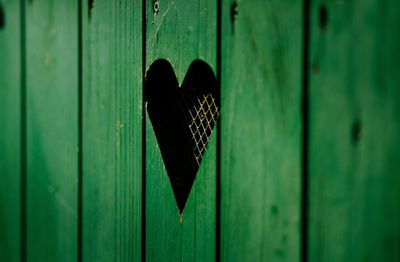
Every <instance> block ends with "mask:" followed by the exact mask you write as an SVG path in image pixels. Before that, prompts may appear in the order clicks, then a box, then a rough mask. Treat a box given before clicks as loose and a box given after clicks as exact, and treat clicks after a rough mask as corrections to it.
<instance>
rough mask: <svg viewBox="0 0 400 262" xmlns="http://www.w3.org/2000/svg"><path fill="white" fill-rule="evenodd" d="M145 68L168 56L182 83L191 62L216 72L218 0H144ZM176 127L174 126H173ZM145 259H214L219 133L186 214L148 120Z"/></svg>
mask: <svg viewBox="0 0 400 262" xmlns="http://www.w3.org/2000/svg"><path fill="white" fill-rule="evenodd" d="M146 2H147V5H146V25H147V28H146V68H147V69H148V68H149V66H150V65H151V64H152V63H153V62H154V61H155V60H157V59H159V58H163V59H167V60H168V61H169V62H170V63H171V65H172V67H173V68H174V71H175V74H176V77H177V79H178V81H179V83H180V84H181V83H182V81H183V79H184V76H185V75H186V72H187V70H188V68H189V65H190V64H191V62H193V61H194V60H195V59H201V60H203V61H205V62H206V63H208V64H209V65H210V66H211V68H212V69H213V70H214V72H215V71H216V63H217V57H216V51H217V46H216V44H217V1H215V0H206V1H200V0H197V1H190V2H188V1H184V0H177V1H152V0H149V1H146ZM171 128H172V127H171ZM145 132H146V259H147V260H148V261H194V260H196V261H212V260H214V259H215V231H216V223H215V222H216V136H215V132H213V135H212V137H211V140H210V142H209V144H208V146H207V150H206V153H205V155H204V157H203V160H202V163H201V165H200V168H199V170H198V173H197V175H196V179H195V182H194V184H193V186H192V189H191V193H190V195H189V198H188V201H187V203H186V206H185V208H184V210H183V213H182V224H181V223H180V215H179V210H178V207H177V204H176V201H175V197H174V194H173V191H172V187H171V184H170V181H169V178H168V175H167V172H166V170H165V166H164V163H163V159H162V156H161V153H160V149H159V147H158V144H157V139H156V137H155V134H154V131H153V128H152V125H151V123H150V120H149V118H148V115H147V120H146V131H145Z"/></svg>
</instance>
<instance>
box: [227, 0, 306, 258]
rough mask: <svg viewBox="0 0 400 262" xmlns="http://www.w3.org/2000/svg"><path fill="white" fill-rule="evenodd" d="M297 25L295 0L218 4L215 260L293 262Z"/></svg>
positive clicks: (297, 198) (296, 235)
mask: <svg viewBox="0 0 400 262" xmlns="http://www.w3.org/2000/svg"><path fill="white" fill-rule="evenodd" d="M302 22H303V20H302V2H301V1H295V0H284V1H282V0H275V1H262V0H259V1H232V0H223V1H222V39H221V41H222V58H221V59H222V61H221V81H222V82H221V85H222V97H221V99H222V101H221V102H222V104H221V108H222V113H221V259H222V261H300V233H301V230H300V214H301V130H302V117H301V89H302V86H301V82H302V77H301V76H302V68H301V65H302Z"/></svg>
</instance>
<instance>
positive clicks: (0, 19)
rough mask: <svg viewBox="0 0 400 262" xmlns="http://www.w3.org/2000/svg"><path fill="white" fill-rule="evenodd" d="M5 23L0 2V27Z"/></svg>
mask: <svg viewBox="0 0 400 262" xmlns="http://www.w3.org/2000/svg"><path fill="white" fill-rule="evenodd" d="M5 25H6V19H5V14H4V10H3V7H2V6H1V3H0V29H2V28H3V27H4V26H5Z"/></svg>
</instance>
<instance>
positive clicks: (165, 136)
mask: <svg viewBox="0 0 400 262" xmlns="http://www.w3.org/2000/svg"><path fill="white" fill-rule="evenodd" d="M145 98H146V102H147V112H148V115H149V117H150V121H151V124H152V126H153V129H154V133H155V135H156V137H157V142H158V145H159V147H160V151H161V155H162V158H163V160H164V164H165V168H166V170H167V173H168V176H169V179H170V182H171V186H172V189H173V191H174V195H175V199H176V203H177V204H178V208H179V211H180V212H181V213H182V211H183V208H184V207H185V204H186V201H187V198H188V196H189V193H190V189H191V187H192V185H193V182H194V179H195V177H196V173H197V171H198V169H199V166H200V162H201V160H202V157H203V154H204V152H205V150H206V147H207V144H208V141H209V139H210V136H211V133H212V131H213V128H214V125H215V122H216V120H217V118H218V116H219V112H220V107H219V100H220V99H219V98H220V91H219V88H218V83H217V80H216V78H215V76H214V73H213V71H212V69H211V68H210V67H209V66H208V65H207V64H206V63H205V62H203V61H201V60H195V61H193V62H192V64H191V65H190V67H189V70H188V72H187V73H186V76H185V79H184V80H183V83H182V85H181V86H179V83H178V80H177V79H176V76H175V73H174V70H173V68H172V66H171V64H170V63H169V62H168V61H167V60H164V59H159V60H157V61H155V62H154V63H153V64H152V65H151V66H150V68H149V70H148V71H147V73H146V79H145Z"/></svg>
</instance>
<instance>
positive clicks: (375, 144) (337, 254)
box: [308, 0, 400, 262]
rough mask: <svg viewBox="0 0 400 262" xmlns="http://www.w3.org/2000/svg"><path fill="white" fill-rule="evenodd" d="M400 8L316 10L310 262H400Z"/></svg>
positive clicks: (372, 0) (372, 5) (347, 4)
mask: <svg viewBox="0 0 400 262" xmlns="http://www.w3.org/2000/svg"><path fill="white" fill-rule="evenodd" d="M399 24H400V5H399V2H398V1H395V0H386V1H378V0H366V1H363V0H356V1H328V2H327V1H313V2H312V5H311V27H310V28H311V31H310V33H311V40H310V57H309V58H310V64H309V77H310V90H309V97H310V120H309V121H310V133H309V137H310V138H309V140H310V145H309V159H310V163H309V164H310V166H309V172H310V173H309V182H310V184H309V190H310V192H309V221H308V222H309V248H308V252H309V261H311V262H317V261H326V262H330V261H352V262H358V261H360V262H361V261H383V262H386V261H399V260H400V249H399V247H400V176H399V173H400V88H399V87H400V85H399V84H400V74H399V72H400V55H399V52H398V48H399V46H400V34H399V30H398V27H397V25H399Z"/></svg>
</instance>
